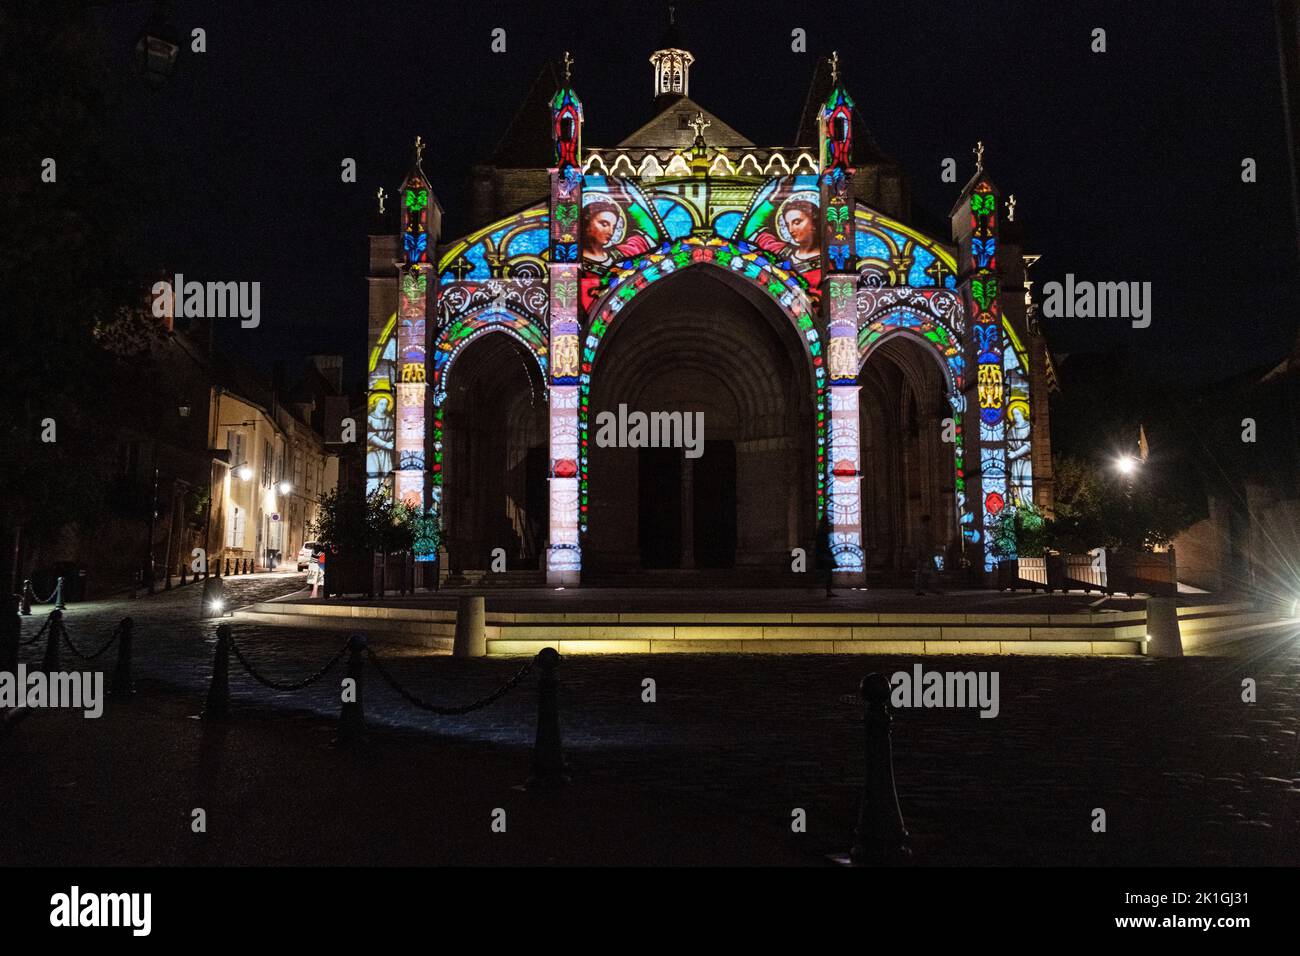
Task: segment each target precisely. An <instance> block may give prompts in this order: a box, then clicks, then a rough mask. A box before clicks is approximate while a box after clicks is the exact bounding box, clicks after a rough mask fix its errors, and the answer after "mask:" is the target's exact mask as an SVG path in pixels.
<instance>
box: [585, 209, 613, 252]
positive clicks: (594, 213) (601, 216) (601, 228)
mask: <svg viewBox="0 0 1300 956" xmlns="http://www.w3.org/2000/svg"><path fill="white" fill-rule="evenodd" d="M617 228H618V210H617V209H615V208H614V206H613V204H612V203H604V202H594V203H591V204H590V205H588V206H586V207H584V208H583V210H582V255H583V257H584V258H587V259H600V260H604V259H606V258H608V257H609V253H608V252H607V251H606V247H607V246H608V245H609V244H610V242H612V241H613V239H614V233H615V231H616V230H617Z"/></svg>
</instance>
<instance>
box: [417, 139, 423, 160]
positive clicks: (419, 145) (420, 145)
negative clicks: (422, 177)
mask: <svg viewBox="0 0 1300 956" xmlns="http://www.w3.org/2000/svg"><path fill="white" fill-rule="evenodd" d="M415 161H416V163H422V162H424V140H422V139H421V138H420V137H419V136H418V135H417V136H416V137H415Z"/></svg>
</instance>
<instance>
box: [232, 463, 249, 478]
mask: <svg viewBox="0 0 1300 956" xmlns="http://www.w3.org/2000/svg"><path fill="white" fill-rule="evenodd" d="M235 474H236V475H237V476H238V478H239V480H240V481H250V480H251V479H252V477H253V466H252V465H240V466H239V467H238V468H236V469H235Z"/></svg>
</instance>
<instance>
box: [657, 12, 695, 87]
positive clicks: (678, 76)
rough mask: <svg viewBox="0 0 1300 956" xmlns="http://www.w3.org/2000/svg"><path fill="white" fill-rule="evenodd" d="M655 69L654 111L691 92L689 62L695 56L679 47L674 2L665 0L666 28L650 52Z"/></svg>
mask: <svg viewBox="0 0 1300 956" xmlns="http://www.w3.org/2000/svg"><path fill="white" fill-rule="evenodd" d="M650 62H651V63H652V64H653V65H654V70H655V111H656V112H662V111H663V110H664V109H665V108H666V107H668V106H670V105H671V104H672V103H674V102H676V101H677V100H679V99H681V98H682V97H683V96H690V93H691V64H692V63H694V62H695V57H694V56H693V55H692V54H691V53H690V52H689V51H688V50H686V49H684V48H683V43H682V38H681V32H680V31H679V30H678V29H677V5H676V4H675V3H670V4H668V30H667V31H666V32H665V33H664V35H663V37H662V38H660V40H659V49H657V50H655V52H654V53H652V54H651V55H650Z"/></svg>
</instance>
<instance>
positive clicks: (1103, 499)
mask: <svg viewBox="0 0 1300 956" xmlns="http://www.w3.org/2000/svg"><path fill="white" fill-rule="evenodd" d="M1054 464H1055V475H1056V509H1055V513H1054V514H1053V516H1052V517H1051V518H1049V519H1047V520H1046V521H1045V522H1044V525H1043V538H1044V543H1045V544H1046V546H1047V547H1049V548H1051V549H1052V550H1055V551H1062V552H1072V553H1080V552H1083V551H1088V550H1091V549H1093V548H1122V549H1125V550H1131V551H1151V550H1153V549H1154V548H1156V547H1164V546H1166V545H1168V544H1169V543H1170V542H1171V541H1172V540H1173V539H1174V537H1175V536H1176V535H1177V534H1178V533H1179V532H1181V531H1183V530H1185V529H1186V528H1187V527H1189V526H1190V525H1191V524H1192V522H1193V521H1194V520H1195V515H1194V514H1193V513H1192V511H1191V509H1190V507H1189V506H1188V504H1187V501H1186V500H1185V496H1184V495H1183V494H1182V493H1181V491H1180V489H1179V488H1178V484H1177V483H1178V481H1179V477H1178V476H1176V475H1170V474H1165V473H1162V471H1161V469H1159V467H1158V466H1155V465H1152V463H1151V462H1147V463H1145V464H1144V465H1142V466H1140V467H1139V470H1138V472H1137V473H1135V474H1133V475H1124V474H1120V473H1119V472H1118V470H1117V469H1115V468H1114V467H1113V466H1112V465H1111V464H1110V463H1109V462H1106V463H1098V462H1089V461H1086V460H1083V459H1079V458H1069V457H1066V458H1061V459H1059V460H1058V461H1056V462H1055V463H1054ZM1167 488H1169V489H1173V490H1172V491H1168V490H1166V489H1167Z"/></svg>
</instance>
